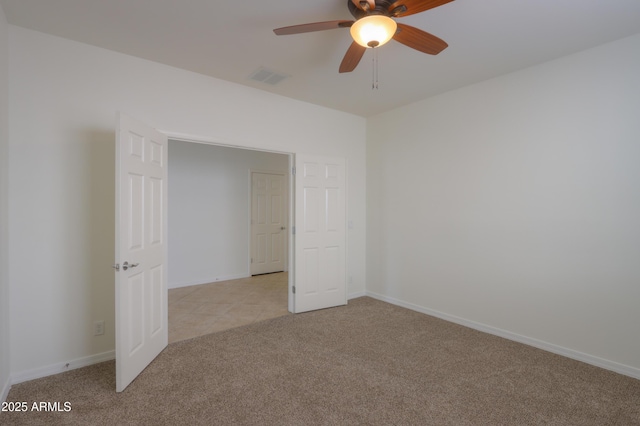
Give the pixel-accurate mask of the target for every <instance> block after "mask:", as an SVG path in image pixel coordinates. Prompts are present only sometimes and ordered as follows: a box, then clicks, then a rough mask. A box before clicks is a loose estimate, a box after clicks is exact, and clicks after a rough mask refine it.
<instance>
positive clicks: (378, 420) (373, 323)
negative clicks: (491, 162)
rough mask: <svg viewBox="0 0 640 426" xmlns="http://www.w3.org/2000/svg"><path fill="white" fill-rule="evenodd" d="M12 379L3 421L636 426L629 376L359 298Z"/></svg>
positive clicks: (637, 387)
mask: <svg viewBox="0 0 640 426" xmlns="http://www.w3.org/2000/svg"><path fill="white" fill-rule="evenodd" d="M114 390H115V366H114V363H113V362H107V363H102V364H98V365H95V366H91V367H87V368H83V369H79V370H74V371H70V372H67V373H63V374H60V375H56V376H51V377H47V378H44V379H39V380H34V381H31V382H26V383H21V384H18V385H14V386H13V387H12V389H11V391H10V393H9V397H8V401H25V402H27V403H28V405H29V406H31V404H32V403H33V402H34V401H36V402H40V401H45V402H56V401H57V402H60V405H61V406H62V407H63V408H64V402H69V403H70V405H71V411H68V412H27V413H6V412H4V413H2V414H0V423H2V424H11V425H51V424H57V425H63V424H74V425H75V424H77V425H126V424H131V425H138V424H139V425H177V424H206V425H296V426H302V425H363V424H365V425H457V426H458V425H621V426H622V425H623V426H629V425H640V381H639V380H636V379H633V378H629V377H626V376H622V375H619V374H616V373H613V372H610V371H606V370H603V369H599V368H596V367H593V366H590V365H587V364H584V363H581V362H578V361H573V360H570V359H567V358H564V357H561V356H558V355H554V354H551V353H548V352H544V351H541V350H538V349H535V348H532V347H529V346H525V345H522V344H519V343H515V342H511V341H509V340H505V339H502V338H499V337H495V336H492V335H488V334H484V333H481V332H478V331H475V330H472V329H468V328H465V327H462V326H459V325H456V324H452V323H448V322H446V321H442V320H439V319H436V318H433V317H430V316H427V315H424V314H420V313H417V312H413V311H410V310H407V309H403V308H400V307H397V306H393V305H390V304H387V303H384V302H380V301H377V300H374V299H371V298H367V297H363V298H359V299H355V300H351V301H350V302H349V305H347V306H344V307H339V308H332V309H326V310H322V311H316V312H311V313H307V314H299V315H289V316H283V317H280V318H275V319H271V320H267V321H265V322H261V323H256V324H251V325H248V326H244V327H240V328H236V329H232V330H228V331H223V332H219V333H214V334H209V335H206V336H202V337H198V338H195V339H191V340H185V341H181V342H177V343H173V344H171V345H169V347H167V349H165V351H164V352H162V353H161V354H160V355H159V356H158V358H157V359H156V360H155V361H154V362H153V363H152V364H151V365H150V366H149V367H147V369H146V370H145V371H143V373H142V374H141V375H140V376H139V377H138V378H137V379H136V380H135V381H134V382H133V383H132V384H131V385H130V386H129V387H128V388H127V389H126V390H125V392H123V393H121V394H117V393H115V391H114Z"/></svg>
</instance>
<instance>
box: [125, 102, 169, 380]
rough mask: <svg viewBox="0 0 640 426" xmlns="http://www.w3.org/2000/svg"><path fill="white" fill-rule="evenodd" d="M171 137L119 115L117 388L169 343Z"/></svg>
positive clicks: (132, 377) (135, 375) (132, 376)
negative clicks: (169, 184) (168, 145)
mask: <svg viewBox="0 0 640 426" xmlns="http://www.w3.org/2000/svg"><path fill="white" fill-rule="evenodd" d="M166 238H167V137H166V135H164V134H162V133H160V132H158V131H156V130H154V129H152V128H150V127H148V126H146V125H144V124H142V123H139V122H136V121H135V120H133V119H132V118H130V117H127V116H125V115H122V114H119V115H118V124H117V132H116V262H117V268H118V269H117V271H116V280H115V281H116V390H117V391H118V392H121V391H123V390H124V389H125V388H126V387H127V386H128V385H129V384H130V383H131V382H132V381H133V380H134V379H135V378H136V377H137V376H138V374H139V373H140V372H141V371H142V370H143V369H144V368H145V367H146V366H147V365H148V364H149V363H150V362H151V361H152V360H153V359H154V358H155V357H156V356H157V355H158V354H159V353H160V352H161V351H162V350H163V349H164V348H165V347H166V346H167V339H168V333H167V281H166V280H167V270H166V265H167V247H166Z"/></svg>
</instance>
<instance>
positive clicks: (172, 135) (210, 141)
mask: <svg viewBox="0 0 640 426" xmlns="http://www.w3.org/2000/svg"><path fill="white" fill-rule="evenodd" d="M158 131H159V132H161V133H163V134H165V135H166V136H167V138H168V139H169V140H175V141H180V142H189V143H199V144H203V145H213V146H221V147H227V148H239V149H246V150H248V151H261V152H270V153H273V154H283V155H286V156H288V158H289V166H288V173H287V174H288V177H289V179H288V181H289V184H288V187H287V191H288V193H287V203H288V213H287V227H288V228H289V229H288V231H289V232H288V233H287V236H288V238H287V262H286V264H287V270H288V271H289V276H288V289H287V309H288V310H289V312H292V313H295V306H294V302H295V300H294V299H295V298H294V297H292V295H293V287H294V285H295V279H294V278H295V277H294V274H293V273H291V272H292V270H293V269H295V261H294V255H295V253H294V249H295V246H294V235H293V232H291V230H292V227H293V225H292V221H293V220H294V208H295V206H294V203H295V198H294V197H295V194H294V188H295V187H294V185H295V182H294V181H295V179H294V178H293V173H292V171H293V168H294V166H295V158H294V156H295V155H296V153H295V152H292V151H289V150H283V149H278V148H277V147H274V148H270V147H266V148H265V147H257V146H254V145H251V144H245V143H240V142H239V141H230V140H223V139H220V138H212V137H206V136H200V135H192V134H186V133H178V132H172V131H168V130H163V129H158ZM167 157H168V155H167ZM249 176H251V175H249ZM249 185H251V182H249ZM249 192H250V193H249V196H251V191H249ZM168 220H170V219H168ZM249 226H251V224H250V223H249ZM249 238H251V235H249ZM249 247H251V242H249ZM167 251H168V246H167ZM345 257H346V255H345ZM250 261H251V253H249V262H250ZM248 271H249V273H251V266H250V265H249V269H248Z"/></svg>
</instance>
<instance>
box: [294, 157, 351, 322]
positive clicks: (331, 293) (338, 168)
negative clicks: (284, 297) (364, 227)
mask: <svg viewBox="0 0 640 426" xmlns="http://www.w3.org/2000/svg"><path fill="white" fill-rule="evenodd" d="M295 164H296V166H295V170H296V177H295V195H296V196H295V223H296V229H295V235H294V241H295V266H294V268H295V284H294V291H295V292H294V311H295V312H296V313H298V312H306V311H311V310H315V309H323V308H329V307H333V306H339V305H345V304H346V303H347V286H346V182H345V161H344V159H341V158H338V159H334V158H325V157H316V156H310V155H300V154H297V155H296V159H295Z"/></svg>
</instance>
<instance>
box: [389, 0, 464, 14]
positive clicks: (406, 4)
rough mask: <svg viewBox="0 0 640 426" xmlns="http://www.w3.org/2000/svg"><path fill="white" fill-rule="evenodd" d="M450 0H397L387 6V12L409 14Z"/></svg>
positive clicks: (450, 0)
mask: <svg viewBox="0 0 640 426" xmlns="http://www.w3.org/2000/svg"><path fill="white" fill-rule="evenodd" d="M452 1H453V0H398V1H396V2H394V3H393V4H392V5H391V6H389V12H390V13H391V14H392V15H393V16H397V17H400V16H409V15H413V14H414V13H420V12H424V11H425V10H429V9H433V8H434V7H438V6H442V5H443V4H447V3H449V2H452ZM394 11H395V12H394Z"/></svg>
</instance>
